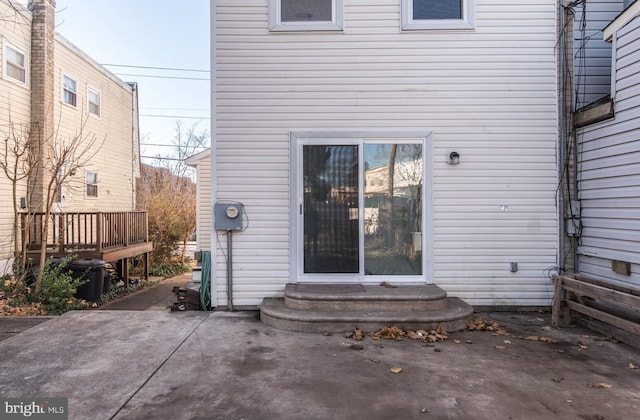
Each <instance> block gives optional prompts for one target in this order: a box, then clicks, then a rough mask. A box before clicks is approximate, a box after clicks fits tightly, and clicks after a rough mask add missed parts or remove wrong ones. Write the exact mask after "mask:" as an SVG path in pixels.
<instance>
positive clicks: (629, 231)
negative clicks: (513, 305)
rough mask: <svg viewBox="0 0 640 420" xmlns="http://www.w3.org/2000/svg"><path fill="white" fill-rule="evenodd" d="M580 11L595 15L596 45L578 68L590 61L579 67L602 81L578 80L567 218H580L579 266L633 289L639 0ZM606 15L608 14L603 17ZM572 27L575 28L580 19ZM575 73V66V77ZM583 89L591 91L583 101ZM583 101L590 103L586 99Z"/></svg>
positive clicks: (637, 242) (639, 269)
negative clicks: (573, 189)
mask: <svg viewBox="0 0 640 420" xmlns="http://www.w3.org/2000/svg"><path fill="white" fill-rule="evenodd" d="M623 3H624V4H623ZM623 7H624V11H623ZM585 10H586V12H585V13H584V14H585V15H586V18H585V21H587V22H590V21H594V20H597V21H598V22H599V25H598V26H596V27H595V28H592V30H591V31H587V32H586V35H587V37H588V38H589V39H591V40H594V43H595V42H596V41H597V43H598V45H599V49H598V51H594V50H591V51H586V52H585V54H584V57H585V58H586V60H581V59H578V61H577V62H576V68H579V67H580V66H581V65H582V64H583V63H584V62H586V63H591V64H592V66H590V67H589V66H587V67H586V68H585V70H584V71H583V73H584V74H587V75H589V74H599V75H600V81H597V80H594V79H590V78H589V77H587V78H585V80H586V82H585V84H584V85H583V84H581V83H580V81H578V80H576V86H577V89H576V96H577V97H578V108H579V109H578V112H577V114H576V127H577V129H576V136H577V142H576V144H577V150H578V154H577V191H578V195H577V197H576V199H575V202H574V205H573V208H574V213H575V215H571V214H569V215H568V216H567V218H568V219H570V218H571V217H572V216H573V217H574V218H575V219H577V220H578V222H577V223H575V225H576V226H577V229H574V230H575V232H576V233H575V235H576V240H577V250H576V251H577V262H578V268H577V271H579V272H580V273H582V274H585V275H588V276H591V277H593V278H596V279H599V280H604V281H606V282H609V283H612V284H614V285H617V286H623V287H634V288H638V287H639V286H640V2H637V1H636V2H633V1H624V2H622V1H617V2H616V1H608V2H602V1H600V2H591V1H588V2H587V3H586V9H585ZM621 12H622V13H621ZM581 14H582V13H579V14H578V16H581ZM603 15H605V16H607V20H606V21H604V22H603V19H602V16H603ZM587 26H589V25H587ZM575 27H576V32H580V28H581V25H580V24H579V21H578V20H577V21H576V24H575ZM583 32H584V31H583ZM579 37H580V36H576V38H579ZM578 58H580V57H578ZM605 58H606V59H605ZM594 67H595V68H594ZM603 68H605V69H607V71H602V69H603ZM578 75H579V71H578V70H577V69H576V78H578V77H579V76H578ZM605 82H606V83H605ZM584 92H590V94H589V95H585V96H584V98H586V99H584V100H582V97H583V96H582V94H583V93H584ZM594 92H598V95H596V94H594ZM587 101H591V102H592V103H591V106H589V105H587V106H583V105H584V103H585V102H587ZM581 106H583V107H582V108H581Z"/></svg>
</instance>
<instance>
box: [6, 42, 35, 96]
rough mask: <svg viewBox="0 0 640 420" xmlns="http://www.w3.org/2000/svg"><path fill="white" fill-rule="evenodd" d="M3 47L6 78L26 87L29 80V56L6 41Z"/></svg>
mask: <svg viewBox="0 0 640 420" xmlns="http://www.w3.org/2000/svg"><path fill="white" fill-rule="evenodd" d="M3 46H4V48H3V54H2V55H3V57H4V62H3V64H4V65H3V66H2V67H3V68H4V72H3V75H4V78H5V79H6V80H11V81H12V82H15V83H18V84H21V85H25V86H26V85H27V82H28V80H29V74H28V73H29V56H28V55H27V53H26V52H24V51H22V50H21V49H19V48H17V47H15V46H13V45H12V44H10V43H9V42H8V41H6V40H4V42H3Z"/></svg>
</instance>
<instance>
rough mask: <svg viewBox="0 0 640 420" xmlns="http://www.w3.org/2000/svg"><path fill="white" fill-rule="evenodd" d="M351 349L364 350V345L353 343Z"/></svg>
mask: <svg viewBox="0 0 640 420" xmlns="http://www.w3.org/2000/svg"><path fill="white" fill-rule="evenodd" d="M349 348H350V349H351V350H363V349H364V346H363V345H362V344H352V345H350V346H349Z"/></svg>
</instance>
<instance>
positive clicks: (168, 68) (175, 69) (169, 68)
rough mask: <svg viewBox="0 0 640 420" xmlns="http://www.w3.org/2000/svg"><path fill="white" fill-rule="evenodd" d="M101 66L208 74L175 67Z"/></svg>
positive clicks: (203, 71)
mask: <svg viewBox="0 0 640 420" xmlns="http://www.w3.org/2000/svg"><path fill="white" fill-rule="evenodd" d="M103 66H110V67H127V68H131V69H151V70H171V71H189V72H196V73H209V70H201V69H181V68H176V67H152V66H130V65H127V64H103Z"/></svg>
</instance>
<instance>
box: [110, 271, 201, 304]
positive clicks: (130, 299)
mask: <svg viewBox="0 0 640 420" xmlns="http://www.w3.org/2000/svg"><path fill="white" fill-rule="evenodd" d="M191 278H192V274H191V272H188V273H184V274H180V275H178V276H175V277H171V278H168V279H164V280H161V279H158V280H155V281H154V283H155V284H154V285H153V286H150V287H147V288H145V289H142V290H140V291H137V292H135V293H132V294H130V295H128V296H124V297H122V298H119V299H116V300H114V301H111V302H108V303H106V304H104V305H102V306H100V308H99V309H102V310H112V311H168V310H169V307H170V306H171V304H173V303H174V302H176V295H174V294H173V293H172V289H173V287H174V286H178V287H184V286H185V285H186V284H187V283H188V282H189V281H190V280H191Z"/></svg>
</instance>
